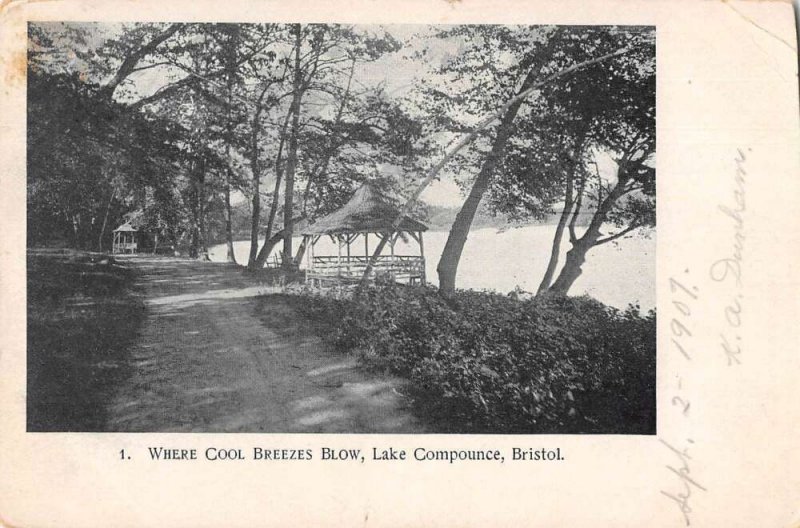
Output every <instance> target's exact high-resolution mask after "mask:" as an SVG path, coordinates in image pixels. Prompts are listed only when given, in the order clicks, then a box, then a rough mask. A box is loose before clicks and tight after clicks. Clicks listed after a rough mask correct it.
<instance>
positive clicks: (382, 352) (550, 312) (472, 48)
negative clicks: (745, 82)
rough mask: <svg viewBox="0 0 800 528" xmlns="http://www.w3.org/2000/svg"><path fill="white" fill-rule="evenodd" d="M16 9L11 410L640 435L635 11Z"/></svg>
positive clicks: (651, 234) (644, 253) (133, 420)
mask: <svg viewBox="0 0 800 528" xmlns="http://www.w3.org/2000/svg"><path fill="white" fill-rule="evenodd" d="M27 31H28V35H27V39H28V49H27V65H26V66H27V132H26V134H27V145H26V149H27V150H26V152H27V161H26V171H27V204H26V207H27V231H26V237H27V271H26V274H27V275H26V279H27V309H26V310H27V338H26V339H27V353H26V354H27V380H26V386H27V394H26V425H27V431H28V432H41V433H49V432H147V433H160V432H177V433H181V432H183V433H219V432H230V433H350V434H353V433H385V434H389V433H391V434H397V433H402V434H431V433H437V434H525V435H535V434H613V435H655V434H656V278H655V277H656V167H657V160H656V75H657V68H656V28H655V27H654V26H647V25H636V26H627V25H625V26H622V25H620V26H614V25H574V26H573V25H490V24H473V25H465V24H452V25H435V24H427V25H423V24H418V25H411V24H406V25H403V24H387V25H366V24H365V25H359V24H352V25H350V24H331V23H309V24H306V23H294V22H293V23H196V22H191V23H189V22H186V23H175V22H169V23H167V22H164V23H161V22H142V23H135V22H124V23H122V22H120V23H110V22H102V23H101V22H96V23H95V22H29V23H28V26H27ZM687 192H688V191H687ZM666 232H667V231H666V230H665V231H664V233H666ZM689 293H690V294H693V293H692V292H691V291H689ZM674 324H675V323H674V322H673V331H674V332H678V331H679V332H682V333H688V332H689V329H688V328H683V329H682V330H681V329H678V330H675V328H674Z"/></svg>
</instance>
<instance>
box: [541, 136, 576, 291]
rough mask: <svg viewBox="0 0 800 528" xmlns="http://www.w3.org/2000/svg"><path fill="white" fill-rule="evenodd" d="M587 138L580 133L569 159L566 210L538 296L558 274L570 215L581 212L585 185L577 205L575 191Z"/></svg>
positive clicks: (558, 225)
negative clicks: (562, 241)
mask: <svg viewBox="0 0 800 528" xmlns="http://www.w3.org/2000/svg"><path fill="white" fill-rule="evenodd" d="M585 138H586V130H582V131H581V132H580V136H579V138H578V141H576V142H575V148H574V149H573V151H572V154H571V155H570V158H569V167H568V169H567V171H566V178H567V181H566V188H565V192H564V209H563V210H562V211H561V216H560V217H559V218H558V224H557V225H556V232H555V234H554V235H553V245H552V246H551V248H550V260H549V261H548V263H547V269H546V270H545V272H544V276H543V277H542V281H541V282H540V283H539V288H538V289H537V290H536V295H540V294H541V293H543V292H545V291H546V290H547V288H549V287H550V284H551V283H552V282H553V276H554V275H555V273H556V269H558V259H559V257H560V254H561V240H562V239H563V238H564V230H565V229H566V227H567V222H568V221H569V217H570V213H571V212H572V209H573V207H575V213H576V215H577V212H578V211H579V210H580V200H581V198H582V196H583V185H581V186H580V187H579V190H578V194H579V196H578V198H577V204H576V198H575V197H574V196H573V189H574V185H575V176H576V173H577V172H578V168H579V167H580V166H581V155H582V154H583V147H584V141H585Z"/></svg>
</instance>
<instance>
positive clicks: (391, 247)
mask: <svg viewBox="0 0 800 528" xmlns="http://www.w3.org/2000/svg"><path fill="white" fill-rule="evenodd" d="M396 241H397V239H396V238H395V234H394V233H392V232H390V233H389V276H390V277H391V278H392V280H393V281H394V272H395V270H394V243H395V242H396Z"/></svg>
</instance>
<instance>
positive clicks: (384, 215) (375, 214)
mask: <svg viewBox="0 0 800 528" xmlns="http://www.w3.org/2000/svg"><path fill="white" fill-rule="evenodd" d="M399 215H400V207H398V205H397V203H396V202H395V200H393V199H392V198H390V197H388V196H386V195H385V194H384V193H382V192H380V191H379V190H378V189H377V188H376V187H375V186H374V185H373V184H372V183H370V182H365V183H364V184H363V185H362V186H361V187H360V188H359V189H358V190H357V191H356V192H355V193H354V194H353V196H352V198H350V200H349V201H348V202H347V203H346V204H344V206H343V207H342V208H341V209H339V210H337V211H334V212H332V213H331V214H329V215H326V216H323V217H322V218H318V219H317V220H316V221H315V222H314V223H313V224H308V225H307V226H304V227H303V228H302V229H300V233H302V234H304V235H333V234H337V233H384V232H388V231H390V230H391V228H392V222H394V220H395V218H397V217H398V216H399ZM427 230H428V226H426V225H425V224H423V223H422V222H420V221H418V220H415V219H413V218H411V217H410V216H404V217H403V220H402V222H401V223H400V226H399V227H398V231H427Z"/></svg>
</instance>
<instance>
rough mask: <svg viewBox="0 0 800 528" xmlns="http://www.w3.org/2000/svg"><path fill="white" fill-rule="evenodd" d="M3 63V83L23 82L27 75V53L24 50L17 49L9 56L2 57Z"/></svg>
mask: <svg viewBox="0 0 800 528" xmlns="http://www.w3.org/2000/svg"><path fill="white" fill-rule="evenodd" d="M3 62H4V63H5V67H4V68H3V69H4V70H5V79H4V81H5V84H6V85H16V84H24V83H25V79H26V78H27V75H28V55H27V53H26V52H24V51H18V52H14V53H13V54H11V56H9V57H6V58H4V59H3Z"/></svg>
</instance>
